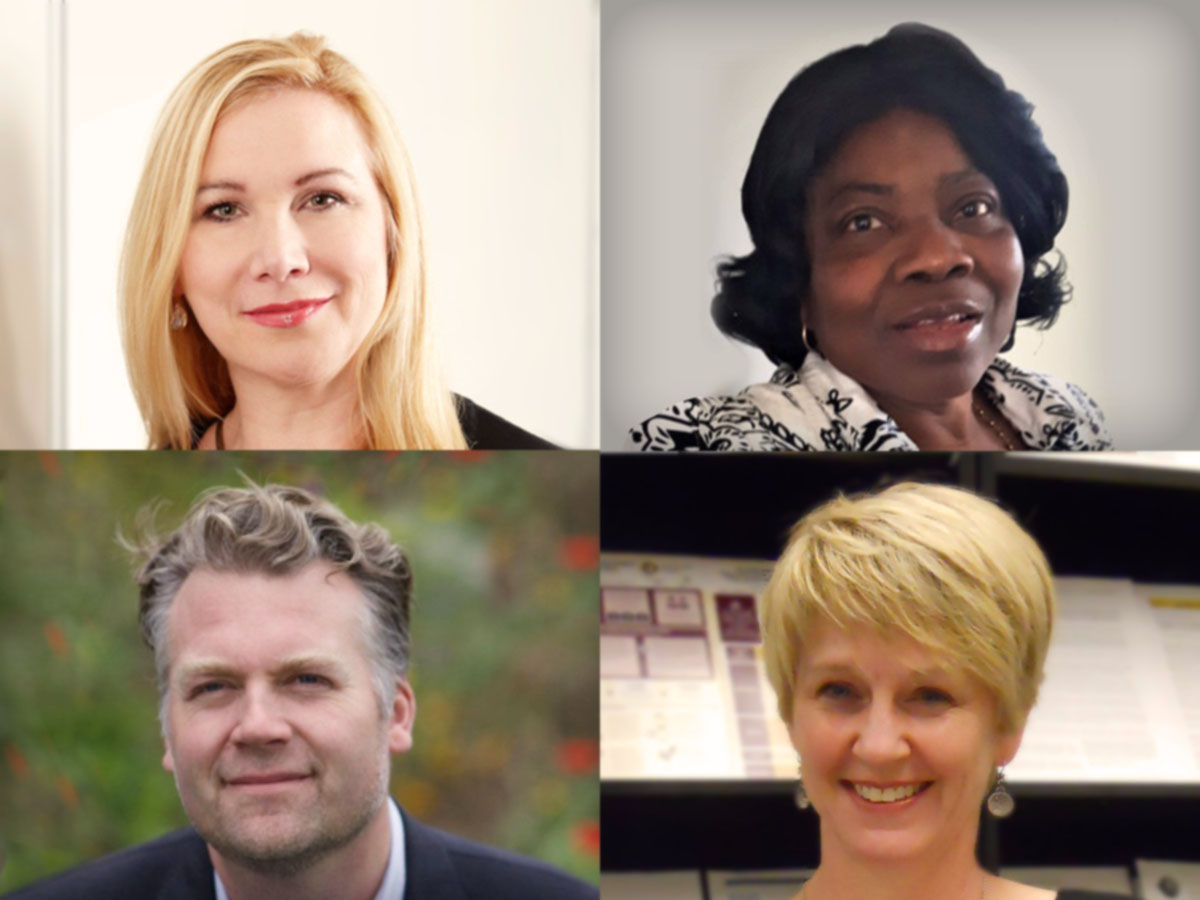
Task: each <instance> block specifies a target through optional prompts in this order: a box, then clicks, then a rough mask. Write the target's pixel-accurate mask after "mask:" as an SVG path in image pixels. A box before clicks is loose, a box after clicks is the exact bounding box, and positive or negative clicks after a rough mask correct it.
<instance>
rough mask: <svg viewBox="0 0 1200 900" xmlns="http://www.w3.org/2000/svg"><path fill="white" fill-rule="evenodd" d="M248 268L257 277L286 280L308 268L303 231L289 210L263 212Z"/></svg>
mask: <svg viewBox="0 0 1200 900" xmlns="http://www.w3.org/2000/svg"><path fill="white" fill-rule="evenodd" d="M254 240H255V244H254V248H253V256H252V258H251V261H250V272H251V275H252V276H253V277H254V279H255V280H256V281H279V282H283V281H286V280H287V279H288V278H290V277H293V276H296V275H304V274H306V273H307V272H308V265H309V263H308V248H307V246H306V243H305V237H304V232H303V231H302V230H301V229H300V226H299V225H298V224H297V222H296V220H295V219H294V218H293V217H292V215H291V211H290V210H285V211H281V212H280V213H278V214H277V215H273V216H264V217H263V218H262V219H261V220H260V224H259V227H258V231H257V233H256V234H255V236H254Z"/></svg>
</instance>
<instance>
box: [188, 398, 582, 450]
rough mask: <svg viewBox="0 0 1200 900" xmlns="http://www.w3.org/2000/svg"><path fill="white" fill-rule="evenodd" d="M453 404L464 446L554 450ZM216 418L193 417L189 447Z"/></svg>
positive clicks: (469, 406) (478, 410) (487, 413)
mask: <svg viewBox="0 0 1200 900" xmlns="http://www.w3.org/2000/svg"><path fill="white" fill-rule="evenodd" d="M454 403H455V408H456V409H457V411H458V424H459V425H460V426H461V427H462V430H463V437H465V438H466V439H467V446H468V447H470V448H471V449H472V450H557V449H559V448H558V447H557V445H555V444H552V443H550V442H549V441H547V440H543V439H542V438H540V437H538V436H537V435H536V434H532V433H530V432H528V431H526V430H525V429H524V428H521V427H520V426H517V425H514V424H513V423H512V422H510V421H508V419H502V418H500V417H499V416H498V415H496V414H495V413H494V412H492V411H491V410H488V409H484V408H483V407H482V406H480V405H479V404H478V403H475V402H474V401H473V400H470V399H468V398H466V397H463V396H461V395H459V394H455V395H454ZM214 421H216V420H215V419H203V420H193V422H192V425H193V428H192V449H193V450H195V449H196V448H197V447H198V446H200V439H201V438H202V437H204V435H205V433H206V432H207V431H208V429H209V427H210V426H211V425H212V423H213V422H214Z"/></svg>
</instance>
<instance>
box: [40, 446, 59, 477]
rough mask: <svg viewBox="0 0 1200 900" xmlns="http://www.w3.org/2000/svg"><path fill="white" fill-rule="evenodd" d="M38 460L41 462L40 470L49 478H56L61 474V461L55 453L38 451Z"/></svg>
mask: <svg viewBox="0 0 1200 900" xmlns="http://www.w3.org/2000/svg"><path fill="white" fill-rule="evenodd" d="M38 462H39V463H41V464H42V471H43V472H45V473H46V474H47V475H49V476H50V477H51V478H57V477H58V476H59V475H61V474H62V462H61V461H60V460H59V458H58V454H57V453H51V452H50V451H49V450H43V451H41V452H40V453H38Z"/></svg>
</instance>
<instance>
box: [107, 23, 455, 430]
mask: <svg viewBox="0 0 1200 900" xmlns="http://www.w3.org/2000/svg"><path fill="white" fill-rule="evenodd" d="M278 88H305V89H309V90H315V91H321V92H323V93H326V94H328V95H329V96H331V97H333V98H334V99H336V100H338V101H339V102H341V103H342V104H343V105H344V106H345V107H346V108H347V109H348V110H349V111H350V112H351V113H352V114H353V115H354V117H355V119H356V121H357V122H358V124H359V127H360V128H361V130H362V133H363V137H364V138H365V140H366V143H367V146H368V147H369V149H370V163H371V169H372V174H373V175H374V177H375V181H376V184H377V186H378V188H379V192H380V195H381V196H382V198H383V205H384V209H385V214H386V220H387V222H386V227H387V243H388V258H387V268H388V281H387V294H386V298H385V300H384V304H383V310H382V312H381V313H380V316H379V319H378V321H376V322H375V325H374V326H373V327H372V329H371V331H370V332H369V333H368V335H367V337H366V339H365V340H364V342H363V345H362V347H361V348H360V349H359V351H358V353H357V355H356V358H355V361H354V365H355V377H356V382H357V386H358V405H359V410H360V413H361V415H362V427H363V431H364V434H365V437H366V442H367V446H368V447H370V448H388V449H408V448H429V449H441V448H461V447H465V446H466V441H465V439H464V437H463V433H462V429H461V427H460V426H459V422H458V416H457V410H456V405H455V402H454V397H453V395H452V394H451V393H450V392H449V391H448V390H447V389H446V387H445V386H444V385H443V383H442V381H441V378H440V376H439V375H438V373H437V368H436V365H435V364H434V360H433V354H432V346H431V335H430V327H429V321H428V318H429V317H428V311H427V305H426V287H425V280H426V279H425V249H424V243H423V237H422V229H421V214H420V208H419V204H418V200H417V194H416V188H415V183H414V178H413V172H412V166H411V163H410V162H409V159H408V154H407V152H406V151H405V149H404V145H403V143H402V142H401V140H400V137H399V135H398V133H397V131H396V128H395V125H394V124H393V122H392V120H391V117H390V116H389V115H388V112H387V110H386V108H385V107H384V105H383V103H382V101H381V100H380V99H379V98H378V96H376V94H375V92H374V91H373V90H372V89H371V87H370V86H369V85H368V84H367V82H366V79H365V78H364V77H363V75H362V73H361V72H360V71H359V70H358V69H357V68H355V67H354V66H353V65H352V64H351V63H350V62H349V61H347V60H346V59H345V58H344V57H342V56H340V55H339V54H337V53H335V52H333V51H332V50H330V49H328V48H327V47H326V46H325V41H324V39H322V38H320V37H316V36H314V35H311V34H305V33H304V32H297V33H296V34H293V35H291V36H290V37H287V38H283V39H281V40H248V41H239V42H237V43H235V44H230V45H229V46H228V47H224V48H223V49H221V50H218V51H217V52H216V53H214V54H212V55H211V56H209V57H208V58H207V59H205V60H204V61H203V62H201V63H200V64H199V65H197V66H196V67H195V68H194V69H192V71H191V72H189V73H188V75H187V76H186V77H185V78H184V79H183V81H182V82H181V83H180V84H179V86H178V87H176V88H175V90H174V92H173V93H172V94H171V96H170V97H169V98H168V100H167V103H166V106H165V107H164V109H163V111H162V114H161V116H160V118H159V120H158V124H157V125H156V127H155V130H154V134H153V136H152V138H151V142H150V150H149V153H148V156H147V160H146V166H145V169H144V170H143V172H142V179H141V182H140V183H139V184H138V189H137V194H136V196H135V198H134V202H133V212H132V213H131V215H130V218H129V226H128V229H127V231H126V235H125V247H124V251H123V253H122V257H121V273H120V288H119V294H120V303H121V323H122V332H123V342H124V347H125V360H126V365H127V367H128V370H129V378H130V382H131V384H132V386H133V392H134V395H135V397H136V399H137V403H138V407H139V409H140V410H141V413H142V419H143V421H144V422H145V425H146V429H147V431H148V433H149V438H150V447H151V448H152V449H162V448H178V449H183V448H189V447H191V446H193V444H194V442H195V439H196V437H197V435H196V434H194V429H195V427H196V424H197V423H198V422H204V421H206V420H211V419H219V418H222V417H224V416H225V415H227V414H228V413H229V411H230V410H231V409H232V408H233V404H234V401H235V397H234V392H233V384H232V382H231V381H230V379H229V370H228V367H227V366H226V364H225V360H224V359H222V358H221V355H220V354H219V353H218V352H217V350H216V348H215V347H214V346H213V345H212V343H211V342H210V341H209V340H208V338H207V337H206V336H205V335H204V333H203V332H202V331H201V330H200V328H199V327H198V326H197V324H196V323H195V321H194V317H193V320H192V321H190V322H189V323H188V324H187V326H186V327H184V328H183V329H181V330H179V331H172V330H171V329H170V327H169V320H170V316H171V306H172V302H173V299H174V298H175V297H176V296H177V295H178V293H179V291H178V283H179V265H180V260H181V258H182V256H183V249H184V245H185V243H186V241H187V236H188V230H189V228H190V226H191V219H192V207H193V203H194V199H195V196H196V190H197V188H198V187H199V182H200V173H201V169H202V167H203V163H204V156H205V153H206V152H207V150H208V144H209V140H210V138H211V136H212V132H213V129H214V127H215V126H216V124H217V122H218V120H219V119H220V118H221V116H222V115H223V114H224V113H226V112H227V111H228V110H229V109H230V108H231V107H233V106H234V105H235V104H237V103H239V102H241V101H244V100H246V99H248V98H250V97H253V96H255V95H257V94H261V93H262V92H264V91H270V90H273V89H278Z"/></svg>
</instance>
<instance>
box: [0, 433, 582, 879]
mask: <svg viewBox="0 0 1200 900" xmlns="http://www.w3.org/2000/svg"><path fill="white" fill-rule="evenodd" d="M598 468H599V467H598V459H597V456H596V454H594V453H538V452H526V453H521V452H505V453H498V452H496V453H489V452H466V453H415V452H407V453H400V454H397V453H367V452H363V453H267V452H260V453H247V454H239V453H232V452H230V453H166V452H162V453H149V452H138V453H88V452H76V453H4V454H0V853H2V854H4V856H5V857H6V858H7V863H6V864H5V865H4V868H3V871H2V872H0V893H2V892H4V891H6V890H9V889H11V888H15V887H17V886H19V885H23V884H25V883H27V882H29V881H32V880H34V879H37V878H40V877H42V876H44V875H48V874H50V873H53V872H57V871H59V870H62V869H64V868H67V867H69V866H72V865H74V864H76V863H80V862H84V861H86V860H89V859H94V858H95V857H98V856H101V855H103V854H105V853H109V852H112V851H114V850H118V849H120V848H122V847H126V846H129V845H131V844H135V843H138V842H141V841H145V840H149V839H151V838H153V837H156V836H158V835H159V834H162V833H163V832H165V831H167V830H170V829H172V828H176V827H179V826H181V825H185V824H186V818H185V816H184V814H183V810H182V808H181V807H180V805H179V801H178V798H177V796H176V793H175V786H174V782H173V781H172V779H171V776H170V775H169V774H168V773H166V772H165V771H163V769H162V768H161V765H160V760H161V757H162V744H161V738H160V736H159V729H158V721H157V719H156V702H157V700H156V692H155V686H154V670H153V664H152V661H151V658H150V653H149V651H148V650H147V649H146V647H145V646H144V645H143V644H142V643H141V638H140V635H139V632H138V626H137V593H136V589H135V588H134V586H133V583H132V580H131V577H130V573H131V562H130V559H129V557H128V556H127V554H126V553H125V552H124V551H123V550H122V549H121V547H120V546H119V545H118V543H117V533H118V529H121V530H122V531H123V533H125V534H127V535H130V534H133V533H134V531H135V520H136V517H137V514H138V511H139V510H140V509H142V508H143V507H145V506H146V505H147V504H148V503H150V502H152V501H156V500H162V501H165V503H164V505H163V507H162V509H161V510H160V512H159V514H158V516H157V529H158V531H159V533H161V532H162V531H164V530H167V529H170V528H173V527H174V526H175V525H177V524H178V522H179V521H180V520H181V519H182V517H183V515H184V514H185V513H186V511H187V509H188V507H189V506H190V505H191V502H192V500H193V499H194V498H195V496H196V495H197V494H199V493H200V492H201V491H202V490H204V489H205V488H208V487H211V486H214V485H234V486H236V485H240V484H242V483H243V480H242V474H241V473H244V474H245V475H246V476H248V477H249V478H252V479H253V480H254V481H256V482H258V483H260V484H262V483H269V482H276V483H283V484H292V485H297V486H299V487H303V488H306V489H308V490H312V491H315V492H318V493H320V494H322V495H323V496H325V497H327V498H328V499H330V500H332V501H333V502H334V503H336V504H337V505H338V506H339V507H341V509H342V510H343V511H344V512H345V513H346V514H347V515H348V516H350V517H351V518H352V519H355V520H357V521H374V522H378V523H379V524H381V525H382V526H384V527H385V528H386V529H388V531H389V532H390V533H391V534H392V536H393V538H394V539H396V540H397V541H398V542H399V543H400V544H401V545H402V546H403V547H404V548H405V549H406V550H407V551H408V554H409V557H410V560H411V562H412V565H413V570H414V573H415V578H416V591H415V599H414V605H413V631H412V634H413V663H412V673H411V678H412V683H413V687H414V690H415V692H416V696H417V721H416V728H415V732H414V741H415V743H414V747H413V750H412V751H411V752H410V753H408V754H406V755H403V756H399V757H395V758H394V760H393V766H392V771H393V775H392V791H393V794H394V795H395V796H396V798H397V799H398V800H399V801H400V803H401V804H402V805H403V806H404V807H405V808H406V809H408V811H409V812H411V813H412V814H413V815H415V816H416V817H418V818H420V819H422V820H423V821H425V822H427V823H429V824H432V825H436V826H438V827H441V828H444V829H446V830H448V831H452V832H455V833H457V834H460V835H463V836H465V837H469V838H474V839H476V840H481V841H484V842H486V843H489V844H492V845H494V846H499V847H505V848H508V849H511V850H514V851H516V852H519V853H525V854H528V855H531V856H535V857H538V858H540V859H544V860H546V861H548V862H551V863H553V864H555V865H558V866H561V867H562V868H565V869H567V870H569V871H571V872H573V873H575V874H576V875H579V876H581V877H583V878H585V879H587V880H589V881H591V882H593V883H599V870H598V863H599V793H598V787H597V755H598V751H597V721H598V715H599V712H598V689H597V682H598V671H599V666H598V660H597V652H598V649H597V647H598V643H597V637H596V635H597V625H596V610H597V609H598V605H597V599H596V596H597V586H596V585H597V582H596V564H597V559H598V537H597V533H598V526H599V521H598V516H599V513H598V489H599V475H598Z"/></svg>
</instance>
